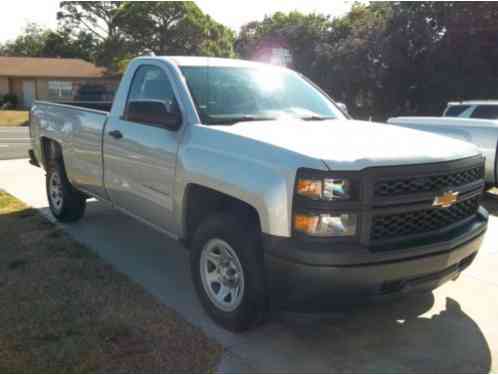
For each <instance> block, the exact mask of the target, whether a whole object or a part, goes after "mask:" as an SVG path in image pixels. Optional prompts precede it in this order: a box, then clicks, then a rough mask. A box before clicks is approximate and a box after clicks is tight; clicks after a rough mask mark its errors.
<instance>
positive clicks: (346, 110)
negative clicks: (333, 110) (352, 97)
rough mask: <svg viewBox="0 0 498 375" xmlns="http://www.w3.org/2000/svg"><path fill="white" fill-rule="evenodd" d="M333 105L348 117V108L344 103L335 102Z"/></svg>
mask: <svg viewBox="0 0 498 375" xmlns="http://www.w3.org/2000/svg"><path fill="white" fill-rule="evenodd" d="M335 104H337V106H338V107H339V109H340V110H341V111H342V112H344V113H347V114H348V115H349V112H348V107H347V106H346V104H344V103H341V102H336V103H335Z"/></svg>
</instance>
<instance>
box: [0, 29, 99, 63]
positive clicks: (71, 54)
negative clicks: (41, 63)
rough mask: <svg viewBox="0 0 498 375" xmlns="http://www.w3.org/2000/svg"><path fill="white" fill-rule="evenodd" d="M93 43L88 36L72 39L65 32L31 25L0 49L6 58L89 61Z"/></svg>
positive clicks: (83, 35) (82, 35)
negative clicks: (55, 58) (53, 58)
mask: <svg viewBox="0 0 498 375" xmlns="http://www.w3.org/2000/svg"><path fill="white" fill-rule="evenodd" d="M92 47H93V42H92V39H91V38H89V36H88V35H85V34H81V35H78V37H77V38H72V37H71V36H70V35H68V34H67V33H65V32H64V31H52V30H48V29H43V28H41V27H40V26H38V25H36V24H33V23H32V24H29V25H28V26H27V27H26V28H25V30H24V32H23V34H21V35H20V36H18V37H17V38H16V39H15V40H14V41H11V42H7V43H6V44H5V45H4V46H3V47H2V48H0V54H2V55H5V56H27V57H65V58H82V59H85V60H89V59H90V57H91V55H92Z"/></svg>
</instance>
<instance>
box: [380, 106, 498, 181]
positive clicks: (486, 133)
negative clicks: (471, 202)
mask: <svg viewBox="0 0 498 375" xmlns="http://www.w3.org/2000/svg"><path fill="white" fill-rule="evenodd" d="M477 109H478V108H477ZM387 122H388V123H389V124H392V125H398V126H402V127H406V128H411V129H416V130H423V131H426V132H431V133H435V134H440V135H444V136H447V137H451V138H455V139H460V140H463V141H466V142H470V143H473V144H474V145H476V146H477V147H478V148H479V150H480V151H481V153H482V154H483V155H484V156H485V158H486V163H485V164H486V167H485V180H486V189H489V188H492V187H495V186H498V160H497V155H498V120H483V119H473V118H460V117H421V116H413V117H393V118H390V119H389V120H388V121H387Z"/></svg>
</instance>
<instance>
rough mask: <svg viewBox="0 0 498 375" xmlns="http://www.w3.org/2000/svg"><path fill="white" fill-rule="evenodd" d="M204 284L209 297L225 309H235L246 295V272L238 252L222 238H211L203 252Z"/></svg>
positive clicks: (202, 276) (202, 275)
mask: <svg viewBox="0 0 498 375" xmlns="http://www.w3.org/2000/svg"><path fill="white" fill-rule="evenodd" d="M200 271H201V279H202V285H203V287H204V290H205V291H206V294H207V295H208V297H209V299H210V300H211V302H213V304H214V305H215V306H217V307H218V308H219V309H221V310H223V311H228V312H229V311H233V310H235V309H236V308H237V307H238V306H239V305H240V303H241V302H242V298H243V295H244V273H243V270H242V265H241V263H240V260H239V258H238V257H237V254H236V253H235V251H234V250H233V249H232V247H231V246H230V245H229V244H228V243H227V242H225V241H223V240H221V239H212V240H210V241H209V242H208V243H207V244H206V245H205V246H204V248H203V250H202V253H201V261H200Z"/></svg>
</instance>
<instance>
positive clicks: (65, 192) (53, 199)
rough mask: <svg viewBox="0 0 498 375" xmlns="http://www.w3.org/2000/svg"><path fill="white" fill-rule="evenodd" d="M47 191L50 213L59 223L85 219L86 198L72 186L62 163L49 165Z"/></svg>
mask: <svg viewBox="0 0 498 375" xmlns="http://www.w3.org/2000/svg"><path fill="white" fill-rule="evenodd" d="M46 189H47V198H48V202H49V206H50V211H51V212H52V215H54V217H55V218H56V219H57V220H58V221H60V222H63V223H68V222H74V221H77V220H79V219H81V218H82V217H83V215H84V214H85V209H86V197H85V196H84V195H83V194H82V193H80V192H79V191H77V190H76V189H75V188H74V187H73V186H72V185H71V183H70V182H69V180H68V178H67V175H66V171H65V168H64V165H63V163H62V162H52V163H50V164H49V166H48V168H47V175H46Z"/></svg>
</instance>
